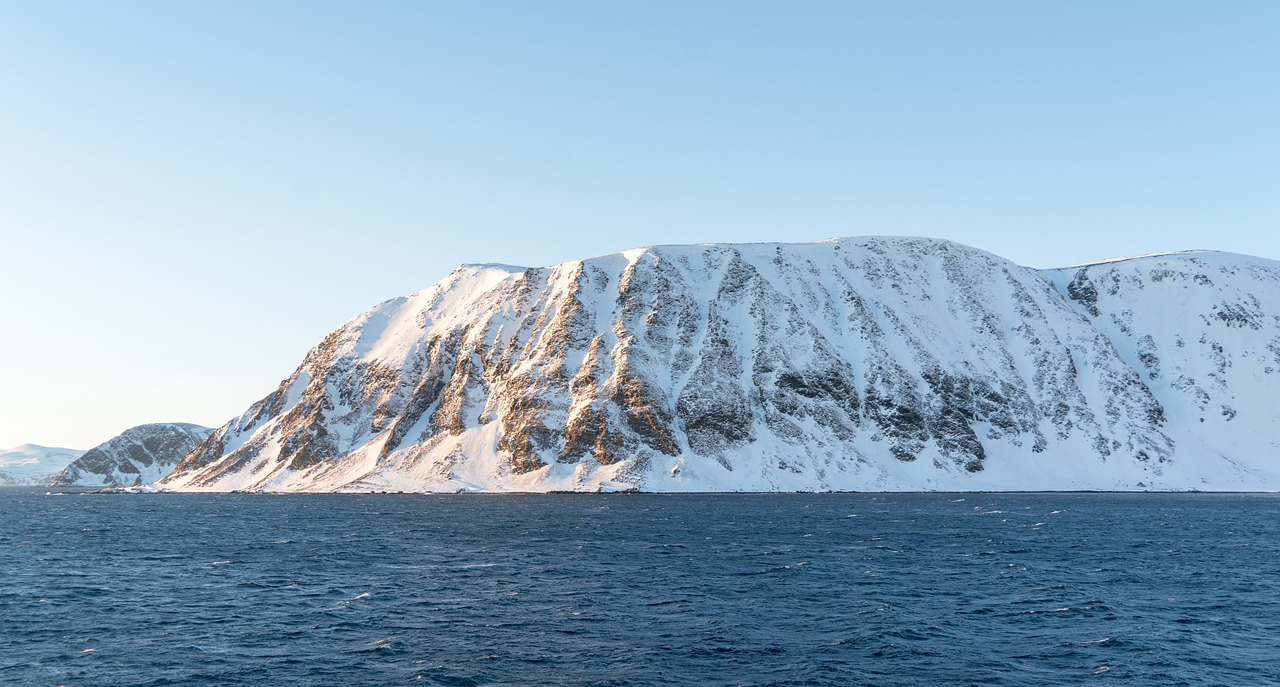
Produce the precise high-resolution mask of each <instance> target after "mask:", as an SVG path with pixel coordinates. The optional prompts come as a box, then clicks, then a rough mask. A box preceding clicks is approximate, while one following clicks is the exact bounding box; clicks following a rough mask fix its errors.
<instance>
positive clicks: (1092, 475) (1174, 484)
mask: <svg viewBox="0 0 1280 687" xmlns="http://www.w3.org/2000/svg"><path fill="white" fill-rule="evenodd" d="M1197 275H1199V277H1203V279H1200V278H1199V277H1198V276H1197ZM1157 276H1158V278H1157ZM1139 284H1141V285H1139ZM1179 289H1194V293H1196V294H1198V295H1197V296H1196V298H1195V299H1193V300H1192V301H1187V300H1185V299H1183V300H1169V298H1172V295H1170V294H1183V293H1187V292H1186V291H1184V290H1179ZM1162 290H1163V291H1162ZM1157 292H1159V295H1157ZM1166 292H1167V293H1166ZM1137 294H1147V295H1142V296H1139V295H1137ZM1148 296H1151V298H1150V299H1149V301H1150V302H1148V300H1141V299H1147V298H1148ZM1134 298H1139V299H1140V301H1133V300H1132V299H1134ZM1278 303H1280V268H1278V267H1277V264H1276V263H1273V262H1270V261H1265V260H1260V259H1254V258H1246V257H1244V256H1231V255H1224V254H1212V253H1196V254H1186V255H1170V256H1164V257H1157V258H1144V259H1137V260H1131V261H1128V262H1124V263H1106V264H1100V265H1094V266H1087V267H1081V268H1074V269H1069V270H1053V271H1043V272H1042V271H1037V270H1032V269H1028V268H1023V267H1019V266H1017V265H1015V264H1013V263H1010V262H1008V261H1006V260H1003V259H1001V258H998V257H996V256H993V255H991V254H989V253H985V252H982V251H978V250H975V249H971V248H967V247H965V246H961V245H958V244H954V243H951V242H947V241H938V240H930V239H905V238H862V239H841V240H832V241H824V242H820V243H812V244H752V245H703V246H665V247H655V248H645V249H636V250H631V251H625V252H623V253H618V254H613V255H607V256H603V257H599V258H593V259H590V260H583V261H577V262H571V263H565V264H562V265H558V266H554V267H549V268H540V269H523V268H511V267H504V266H463V267H461V268H459V269H458V270H455V271H454V272H453V273H452V274H451V275H449V277H447V278H446V279H445V280H443V281H441V282H440V283H438V284H436V285H435V286H433V287H431V288H429V289H427V290H426V291H423V292H420V293H418V294H415V295H413V296H409V297H406V298H398V299H395V300H391V301H388V302H386V303H383V304H381V305H379V306H377V307H375V308H374V309H372V310H370V311H368V312H366V313H364V314H363V315H361V316H360V317H357V318H356V319H354V320H352V321H351V322H349V323H347V324H346V325H344V326H343V327H341V328H340V329H338V330H337V331H335V332H333V333H331V334H330V335H329V336H327V337H325V339H324V341H322V342H321V343H320V344H319V345H318V346H317V347H316V348H314V349H313V350H312V351H311V352H310V353H308V354H307V356H306V358H305V359H304V360H303V363H302V365H301V366H300V367H299V368H298V369H297V370H296V371H295V372H294V373H293V375H291V376H290V377H289V378H288V379H286V380H285V381H284V382H282V383H281V385H280V387H279V388H278V389H277V390H276V391H275V392H274V393H272V394H271V395H269V396H268V397H266V398H265V399H263V400H262V401H260V402H258V403H257V404H255V405H253V406H252V407H251V408H250V409H249V410H248V411H246V412H245V413H244V414H243V415H241V416H240V417H238V418H236V419H235V420H233V421H231V422H230V423H228V424H227V425H224V426H223V427H221V428H219V429H218V430H217V431H216V432H214V433H213V434H212V435H210V436H209V437H208V439H206V440H205V441H204V442H203V443H201V444H200V445H199V446H198V447H197V448H196V449H195V450H193V451H192V452H191V453H190V454H188V455H187V456H186V458H185V459H184V460H183V461H182V462H181V464H180V465H178V467H177V468H176V470H175V471H174V473H173V474H172V475H171V476H170V477H168V478H166V479H165V480H164V481H163V483H162V485H161V486H163V487H167V488H171V489H191V490H195V489H213V490H230V489H255V490H256V489H264V490H334V489H339V490H343V489H350V490H397V489H403V490H415V491H421V490H431V491H457V490H497V491H502V490H531V491H544V490H552V489H570V490H597V489H606V490H611V489H644V490H654V491H683V490H734V489H741V490H790V489H859V490H864V489H889V490H896V489H1082V488H1083V489H1088V488H1106V489H1112V488H1129V489H1134V488H1139V489H1140V488H1241V485H1243V484H1246V483H1247V484H1249V485H1252V486H1250V487H1249V488H1263V487H1264V486H1265V485H1272V486H1273V488H1274V487H1275V486H1280V477H1278V472H1280V471H1278V470H1277V469H1276V467H1275V466H1274V461H1272V460H1270V458H1269V457H1266V456H1260V455H1259V454H1258V451H1259V450H1264V449H1267V448H1268V447H1270V448H1271V450H1272V451H1273V450H1274V448H1275V446H1276V444H1275V443H1274V441H1275V440H1274V439H1269V438H1268V436H1269V431H1270V428H1271V427H1272V426H1274V423H1275V419H1277V414H1276V412H1275V411H1274V410H1271V409H1270V408H1268V407H1266V404H1265V403H1263V402H1259V403H1256V404H1254V405H1252V406H1250V407H1249V408H1248V412H1247V413H1246V410H1245V408H1244V407H1242V406H1245V405H1246V404H1245V401H1244V400H1243V399H1255V400H1257V399H1264V398H1265V396H1266V394H1265V389H1266V388H1268V387H1267V386H1266V385H1267V384H1269V383H1270V384H1274V383H1273V382H1270V380H1271V379H1276V378H1272V377H1268V376H1267V375H1271V374H1272V370H1273V369H1275V368H1280V336H1277V335H1278V334H1280V319H1278V318H1277V315H1276V314H1274V313H1275V312H1276V309H1277V304H1278ZM1135 307H1138V308H1139V309H1141V312H1135ZM1148 307H1150V310H1147V309H1146V308H1148ZM1268 308H1271V309H1270V310H1268ZM1178 341H1182V342H1183V343H1182V344H1179V343H1177V342H1178ZM1191 342H1195V345H1194V346H1193V347H1192V348H1190V349H1187V348H1186V346H1190V345H1191ZM1174 351H1181V352H1180V353H1175V352H1174ZM1206 360H1207V361H1210V362H1209V363H1206V362H1205V361H1206ZM1213 361H1217V362H1213ZM1264 362H1265V363H1268V364H1264ZM1255 367H1256V368H1257V370H1254V368H1255ZM1264 368H1266V369H1265V370H1264ZM1153 373H1155V376H1153ZM1210 373H1213V374H1210ZM1255 373H1256V374H1255ZM1162 375H1163V376H1162ZM1157 379H1158V380H1159V383H1156V380H1157ZM1215 385H1219V386H1215ZM1221 385H1225V387H1224V386H1221ZM1211 390H1213V391H1216V392H1217V393H1216V395H1215V394H1211V393H1210V391H1211ZM1201 392H1204V394H1210V395H1211V400H1208V401H1202V400H1201V399H1202V394H1201ZM1232 393H1234V394H1235V395H1236V396H1237V399H1236V400H1234V401H1233V403H1232V404H1231V405H1230V410H1231V411H1232V414H1231V415H1230V418H1228V417H1227V416H1228V413H1227V411H1226V410H1223V411H1222V414H1221V415H1217V416H1214V422H1218V423H1224V422H1231V423H1232V425H1231V427H1232V428H1235V427H1237V426H1243V425H1248V426H1249V427H1250V428H1252V429H1251V431H1252V432H1253V433H1252V434H1250V435H1249V436H1250V437H1251V439H1250V441H1251V442H1253V443H1247V444H1241V445H1228V444H1227V443H1223V442H1220V441H1218V440H1217V439H1215V438H1214V437H1212V436H1208V435H1207V434H1206V435H1203V436H1202V433H1200V432H1198V431H1197V430H1199V429H1200V427H1192V426H1187V425H1188V423H1187V422H1186V421H1187V419H1188V418H1190V417H1191V416H1192V415H1194V412H1193V410H1192V409H1196V408H1199V409H1200V410H1201V411H1202V412H1203V413H1206V414H1207V413H1208V412H1209V411H1208V410H1207V409H1208V408H1209V407H1210V403H1211V401H1212V402H1217V401H1216V400H1214V399H1217V398H1223V401H1222V402H1221V403H1220V405H1222V406H1223V408H1227V403H1226V401H1227V400H1228V399H1227V398H1226V397H1227V396H1230V395H1231V394H1232ZM1206 417H1207V415H1206ZM1224 418H1227V419H1224ZM1206 422H1208V420H1207V419H1206ZM1196 424H1200V423H1196ZM1267 441H1270V442H1271V443H1269V444H1268V443H1266V442H1267ZM1257 442H1263V443H1257ZM1184 446H1192V447H1194V448H1193V449H1190V450H1188V449H1186V448H1184ZM1273 452H1274V451H1273Z"/></svg>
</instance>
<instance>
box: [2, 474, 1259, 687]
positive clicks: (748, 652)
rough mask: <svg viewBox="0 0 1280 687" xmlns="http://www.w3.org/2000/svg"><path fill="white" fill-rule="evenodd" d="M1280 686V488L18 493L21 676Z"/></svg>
mask: <svg viewBox="0 0 1280 687" xmlns="http://www.w3.org/2000/svg"><path fill="white" fill-rule="evenodd" d="M1102 683H1114V684H1123V685H1126V686H1130V685H1160V686H1162V687H1167V686H1170V685H1195V686H1197V687H1201V686H1204V685H1232V686H1235V685H1267V684H1270V685H1276V684H1280V496H1276V495H1243V494H893V495H888V494H778V495H742V494H734V495H639V494H617V495H504V496H480V495H452V496H431V495H252V494H223V495H194V494H151V495H141V494H140V495H85V494H81V495H51V494H46V493H45V491H44V490H32V489H4V490H0V684H4V685H92V686H94V687H103V686H110V685H131V686H133V685H281V684H290V685H842V686H843V685H1070V684H1102Z"/></svg>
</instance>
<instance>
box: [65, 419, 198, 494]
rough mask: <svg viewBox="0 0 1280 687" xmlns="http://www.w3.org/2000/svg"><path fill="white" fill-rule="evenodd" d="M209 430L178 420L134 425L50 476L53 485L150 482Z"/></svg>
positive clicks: (160, 475)
mask: <svg viewBox="0 0 1280 687" xmlns="http://www.w3.org/2000/svg"><path fill="white" fill-rule="evenodd" d="M212 432H213V430H212V429H210V428H208V427H201V426H199V425H191V424H186V423H181V422H162V423H156V424H149V425H138V426H137V427H131V428H129V429H126V430H125V431H124V432H121V433H120V434H119V435H117V436H115V437H113V438H112V439H110V440H108V441H106V442H105V443H102V444H99V445H98V446H95V447H93V448H91V449H89V450H88V451H87V452H85V453H84V455H81V456H79V457H78V458H76V459H75V462H72V463H71V464H70V465H67V466H66V469H64V470H62V471H61V472H59V473H58V474H57V476H56V477H54V478H53V480H52V484H53V485H55V486H75V487H103V486H107V487H119V486H126V487H127V486H133V485H135V484H146V483H150V482H154V481H156V480H158V479H160V478H161V477H164V476H165V475H168V474H169V473H170V472H171V471H172V470H173V467H174V465H176V464H177V463H178V461H180V460H182V457H183V456H185V455H186V454H187V453H189V452H190V451H191V450H192V449H194V448H195V447H196V445H197V444H199V443H200V442H201V441H203V440H204V439H205V437H207V436H209V435H210V434H211V433H212Z"/></svg>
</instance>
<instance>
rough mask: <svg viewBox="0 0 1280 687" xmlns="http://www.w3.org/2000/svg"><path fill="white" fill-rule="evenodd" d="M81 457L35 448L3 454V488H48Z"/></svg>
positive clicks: (0, 475)
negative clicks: (47, 486)
mask: <svg viewBox="0 0 1280 687" xmlns="http://www.w3.org/2000/svg"><path fill="white" fill-rule="evenodd" d="M82 453H84V451H77V450H75V449H71V448H49V447H48V446H36V445H35V444H23V445H21V446H15V447H14V448H11V449H6V450H3V451H0V487H13V486H46V485H48V484H49V483H50V482H52V481H53V479H54V477H56V476H57V475H58V472H60V471H61V470H62V469H63V468H65V467H66V466H67V465H68V464H70V463H71V461H73V460H75V459H76V458H78V457H80V454H82Z"/></svg>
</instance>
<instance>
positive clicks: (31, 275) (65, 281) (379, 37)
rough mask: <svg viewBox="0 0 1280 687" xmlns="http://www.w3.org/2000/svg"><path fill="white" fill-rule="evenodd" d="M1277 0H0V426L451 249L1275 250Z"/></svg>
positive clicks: (325, 322)
mask: <svg viewBox="0 0 1280 687" xmlns="http://www.w3.org/2000/svg"><path fill="white" fill-rule="evenodd" d="M1277 36H1280V2H1271V1H1267V2H1230V1H1225V2H1222V1H1216V2H1194V3H1189V2H1177V1H1166V0H1161V1H1159V2H1129V1H1126V2H1115V1H1113V0H1109V1H1106V2H1081V1H1072V2H1058V3H1048V2H1023V1H1017V2H985V1H980V2H967V1H966V2H961V1H958V0H957V1H956V2H887V1H885V2H854V1H852V0H848V1H841V2H805V1H798V2H782V1H778V2H769V3H759V2H742V1H736V0H735V1H732V2H699V1H692V2H686V1H680V2H596V1H591V2H524V1H520V2H451V3H443V2H317V1H313V0H308V1H306V2H281V1H275V0H273V1H271V2H259V1H253V2H236V1H230V0H218V1H216V2H199V1H194V0H184V1H183V2H170V1H167V0H166V1H159V2H130V1H112V2H99V1H97V0H94V1H92V2H66V1H61V0H42V1H40V2H35V1H30V0H19V1H4V0H0V265H2V266H3V268H2V269H0V293H2V294H3V295H2V296H0V327H3V329H2V330H0V448H5V447H8V446H12V445H16V444H19V443H24V442H33V443H40V444H45V445H53V446H67V447H72V448H89V447H91V446H93V445H94V444H96V443H99V442H101V441H104V440H106V439H108V438H110V437H111V436H112V435H114V434H116V433H117V432H119V431H120V430H123V429H125V428H127V427H129V426H132V425H134V424H138V423H142V422H154V421H190V422H197V423H201V424H206V425H217V424H221V423H222V422H224V421H226V420H227V419H229V418H230V417H232V416H234V415H236V414H238V413H239V412H241V411H243V410H244V409H245V408H246V407H247V406H248V405H249V404H250V403H252V402H253V401H255V400H257V399H258V398H260V397H262V396H264V395H266V394H267V393H268V392H270V391H271V390H272V389H273V388H274V387H275V385H276V384H277V383H278V381H279V380H280V379H282V378H283V377H285V376H287V375H288V374H289V373H290V372H291V371H292V370H293V368H294V367H295V366H296V365H297V364H298V362H300V360H301V358H302V355H303V354H304V353H305V352H306V350H307V349H308V348H309V347H311V346H312V345H314V344H315V343H316V342H318V341H319V340H320V338H321V337H322V336H323V335H324V334H325V333H326V332H328V331H329V330H331V329H332V328H334V327H336V326H337V325H338V324H340V323H342V322H343V321H345V320H346V319H349V318H350V317H352V316H354V315H356V314H358V313H359V312H360V311H362V310H364V309H366V308H368V307H369V306H371V305H373V304H375V303H377V302H380V301H382V300H385V299H387V298H390V297H393V296H396V295H401V294H405V293H410V292H413V291H417V290H419V289H421V288H424V287H426V286H428V285H430V284H431V283H433V282H435V281H436V280H438V279H439V278H441V277H443V276H444V275H445V274H446V273H447V272H448V271H449V270H450V269H452V268H453V267H454V266H455V265H456V264H458V263H462V262H505V263H513V264H525V265H545V264H554V263H558V262H562V261H565V260H571V259H575V258H580V257H587V256H591V255H598V254H602V253H608V252H613V251H616V250H621V249H624V248H628V247H632V246H638V245H648V244H656V243H690V242H707V241H717V242H727V241H808V240H815V239H820V238H824V237H828V236H835V235H860V234H909V235H925V236H936V237H943V238H949V239H953V240H956V241H960V242H962V243H967V244H969V245H973V246H977V247H979V248H983V249H986V250H989V251H992V252H994V253H997V254H1000V255H1003V256H1005V257H1008V258H1010V259H1012V260H1015V261H1017V262H1019V263H1022V264H1024V265H1029V266H1033V267H1054V266H1062V265H1067V264H1074V263H1079V262H1083V261H1088V260H1092V259H1098V258H1104V257H1110V256H1115V255H1126V254H1136V253H1146V252H1152V251H1160V250H1174V249H1186V248H1212V249H1218V250H1227V251H1234V252H1242V253H1249V254H1253V255H1260V256H1263V257H1267V258H1272V259H1277V258H1280V237H1278V234H1280V232H1278V231H1277V229H1280V222H1278V221H1277V220H1278V219H1280V124H1278V123H1280V40H1278V39H1277Z"/></svg>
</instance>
